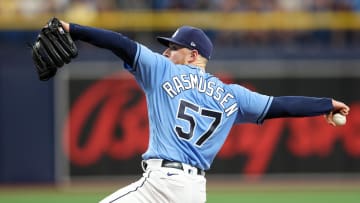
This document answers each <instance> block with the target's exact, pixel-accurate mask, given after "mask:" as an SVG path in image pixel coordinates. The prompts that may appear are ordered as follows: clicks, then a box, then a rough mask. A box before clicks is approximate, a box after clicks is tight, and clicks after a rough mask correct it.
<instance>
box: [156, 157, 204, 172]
mask: <svg viewBox="0 0 360 203" xmlns="http://www.w3.org/2000/svg"><path fill="white" fill-rule="evenodd" d="M161 167H165V168H175V169H180V170H182V171H183V170H184V167H183V164H182V163H181V162H176V161H169V160H162V162H161ZM194 168H195V169H196V174H198V175H205V171H203V170H201V169H199V168H197V167H194Z"/></svg>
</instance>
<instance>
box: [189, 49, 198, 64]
mask: <svg viewBox="0 0 360 203" xmlns="http://www.w3.org/2000/svg"><path fill="white" fill-rule="evenodd" d="M198 56H199V52H198V50H196V49H193V50H191V54H190V58H191V59H190V62H194V61H196V60H197V58H198Z"/></svg>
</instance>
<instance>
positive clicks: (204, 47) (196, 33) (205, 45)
mask: <svg viewBox="0 0 360 203" xmlns="http://www.w3.org/2000/svg"><path fill="white" fill-rule="evenodd" d="M156 39H157V40H158V41H159V42H160V43H161V44H163V45H165V46H167V47H168V46H169V43H170V42H172V43H174V44H177V45H180V46H183V47H186V48H188V49H196V50H198V52H199V53H200V55H201V56H203V57H205V58H206V59H208V60H210V58H211V54H212V50H213V44H212V42H211V41H210V39H209V38H208V36H206V34H205V33H204V31H202V30H201V29H199V28H195V27H191V26H182V27H180V28H178V29H177V30H176V31H175V32H174V34H173V35H172V36H171V37H170V38H169V37H157V38H156Z"/></svg>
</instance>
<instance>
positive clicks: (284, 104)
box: [265, 96, 333, 119]
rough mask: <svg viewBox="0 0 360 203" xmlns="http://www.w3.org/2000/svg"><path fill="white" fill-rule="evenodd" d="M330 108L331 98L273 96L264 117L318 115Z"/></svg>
mask: <svg viewBox="0 0 360 203" xmlns="http://www.w3.org/2000/svg"><path fill="white" fill-rule="evenodd" d="M332 109H333V105H332V99H331V98H318V97H303V96H280V97H274V99H273V101H272V103H271V106H270V108H269V111H268V112H267V115H266V116H265V119H270V118H280V117H307V116H318V115H322V114H327V113H329V112H330V111H332Z"/></svg>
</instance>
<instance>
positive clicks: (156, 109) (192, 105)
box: [125, 44, 272, 170]
mask: <svg viewBox="0 0 360 203" xmlns="http://www.w3.org/2000/svg"><path fill="white" fill-rule="evenodd" d="M134 61H135V62H134V64H133V65H132V67H130V66H127V65H126V66H125V67H126V69H127V70H129V71H130V72H131V73H132V74H133V75H134V76H135V79H136V81H137V82H138V84H139V85H140V86H141V88H142V89H143V90H144V92H145V95H146V101H147V108H148V116H149V122H150V123H149V126H150V138H149V139H150V141H149V147H148V149H147V151H146V152H145V153H144V154H143V159H145V160H146V159H151V158H158V159H167V160H171V161H178V162H182V163H186V164H190V165H192V166H196V167H198V168H200V169H203V170H208V169H209V168H210V165H211V163H212V162H213V160H214V158H215V156H216V154H217V153H218V152H219V150H220V148H221V146H222V145H223V143H224V142H225V139H226V137H227V136H228V134H229V132H230V130H231V128H232V126H233V125H234V124H236V123H262V121H263V119H264V117H265V115H266V113H267V111H268V108H269V106H270V104H271V102H272V97H270V96H266V95H262V94H259V93H256V92H252V91H250V90H248V89H246V88H244V87H242V86H240V85H236V84H231V85H228V84H224V83H223V82H221V81H220V80H219V79H218V78H216V77H215V76H213V75H211V74H209V73H205V72H204V71H203V70H202V69H200V68H198V67H195V66H191V65H176V64H174V63H173V62H171V61H170V60H169V59H168V58H166V57H164V56H162V55H160V54H158V53H154V52H152V51H151V50H149V49H148V48H147V47H145V46H143V45H140V44H138V49H137V53H136V58H135V60H134Z"/></svg>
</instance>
